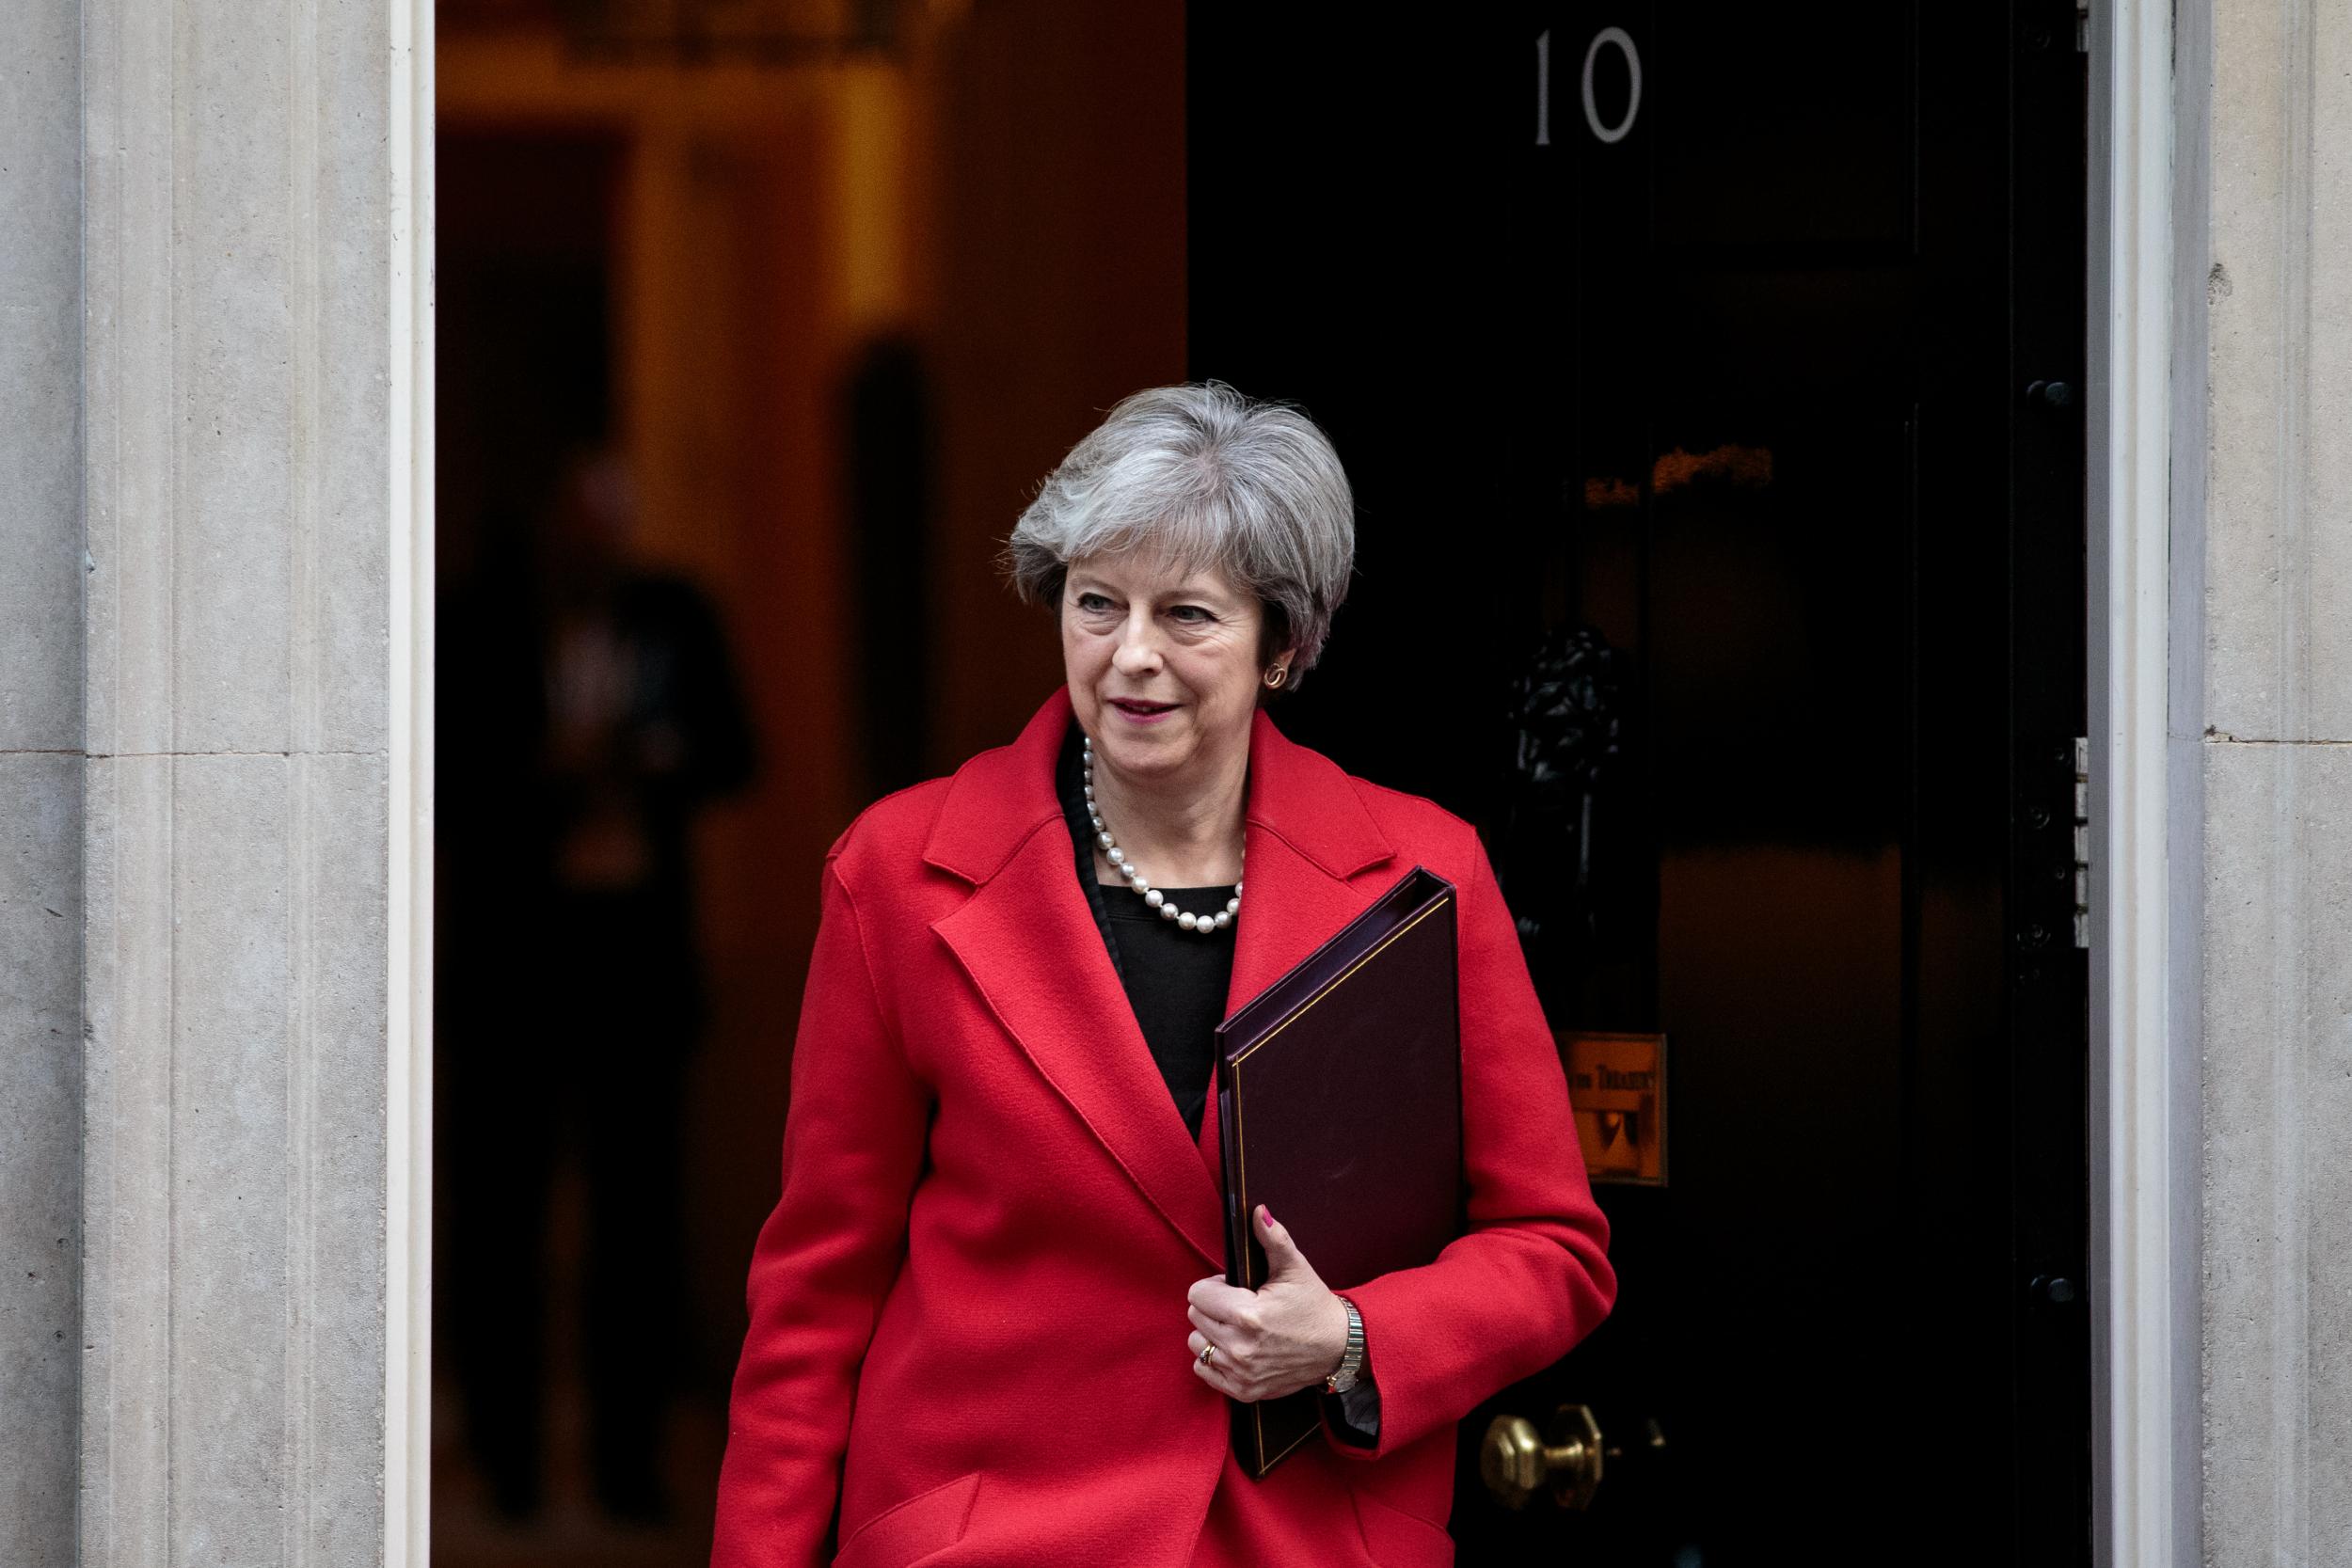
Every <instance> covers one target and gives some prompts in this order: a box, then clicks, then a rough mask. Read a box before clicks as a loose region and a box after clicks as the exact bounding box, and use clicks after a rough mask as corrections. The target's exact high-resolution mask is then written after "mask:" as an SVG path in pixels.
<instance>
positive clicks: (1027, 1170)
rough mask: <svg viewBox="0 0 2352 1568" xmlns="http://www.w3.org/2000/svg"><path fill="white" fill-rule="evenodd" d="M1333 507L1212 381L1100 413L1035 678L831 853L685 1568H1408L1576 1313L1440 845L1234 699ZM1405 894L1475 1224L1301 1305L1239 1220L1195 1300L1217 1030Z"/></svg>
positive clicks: (1581, 1234)
mask: <svg viewBox="0 0 2352 1568" xmlns="http://www.w3.org/2000/svg"><path fill="white" fill-rule="evenodd" d="M1353 510H1354V509H1353V502H1352V499H1351V498H1350V495H1349V491H1348V486H1347V481H1346V478H1345V476H1344V475H1343V472H1342V471H1341V468H1340V464H1339V460H1338V458H1337V456H1336V454H1334V453H1333V451H1331V448H1330V445H1329V443H1328V442H1327V440H1326V439H1325V438H1324V436H1323V435H1322V433H1321V432H1319V431H1318V430H1316V429H1315V427H1314V426H1313V425H1312V424H1311V423H1310V422H1309V421H1308V420H1306V419H1304V418H1303V417H1301V416H1300V415H1298V414H1296V413H1295V412H1293V411H1291V410H1288V409H1285V408H1280V407H1277V406H1270V405H1266V404H1255V403H1252V402H1250V401H1249V400H1247V399H1245V398H1242V397H1241V396H1239V395H1238V394H1236V393H1235V392H1233V391H1232V389H1231V388H1225V387H1222V386H1218V385H1216V384H1214V383H1213V384H1210V385H1208V386H1200V387H1173V388H1158V389H1155V390H1152V391H1146V392H1140V393H1137V394H1136V395H1135V396H1134V397H1131V398H1129V399H1127V400H1126V401H1125V402H1124V403H1121V404H1120V405H1119V406H1118V407H1116V408H1114V409H1113V410H1112V411H1111V413H1110V415H1109V417H1108V418H1107V419H1105V420H1104V422H1103V423H1102V425H1101V426H1100V427H1099V428H1097V429H1096V430H1095V431H1094V432H1093V433H1092V434H1091V435H1089V436H1087V438H1086V439H1085V440H1083V441H1081V442H1080V443H1079V444H1078V446H1077V447H1076V448H1075V449H1074V450H1073V451H1072V452H1071V453H1070V455H1069V457H1068V458H1067V459H1065V460H1064V462H1063V463H1062V465H1061V467H1059V468H1058V469H1057V470H1056V472H1055V473H1054V475H1053V476H1052V478H1050V479H1049V480H1048V481H1047V482H1046V483H1045V485H1044V486H1043V488H1042V490H1041V492H1040V494H1039V496H1038V499H1037V500H1036V501H1035V502H1034V503H1033V504H1032V505H1031V506H1030V507H1029V508H1028V510H1027V511H1026V512H1025V514H1024V515H1023V516H1022V518H1021V520H1020V523H1019V526H1018V527H1017V528H1016V529H1015V530H1014V531H1013V534H1012V538H1011V541H1010V547H1009V562H1010V566H1011V571H1012V576H1013V580H1014V583H1015V585H1016V587H1017V588H1018V589H1019V590H1020V591H1021V592H1022V593H1023V594H1024V595H1025V596H1029V597H1033V598H1037V599H1041V600H1042V601H1043V602H1045V603H1048V604H1051V605H1052V606H1053V607H1054V608H1055V611H1056V614H1057V619H1058V622H1059V626H1060V632H1061V642H1062V657H1063V668H1064V673H1065V676H1066V680H1065V684H1064V685H1063V686H1062V688H1061V689H1057V691H1056V692H1055V693H1054V694H1053V696H1052V697H1050V698H1048V699H1047V700H1046V702H1045V704H1044V705H1043V706H1041V707H1040V708H1039V709H1038V710H1037V713H1036V716H1035V717H1033V718H1032V719H1031V720H1030V721H1028V724H1027V726H1026V727H1025V729H1023V731H1022V732H1021V735H1020V736H1019V737H1018V738H1017V739H1015V740H1014V741H1013V742H1012V743H1011V744H1010V745H1009V746H1002V747H998V748H996V749H994V750H992V751H988V752H982V753H981V754H979V755H978V756H977V757H974V758H973V759H972V760H971V761H969V762H967V763H966V764H964V766H963V767H962V768H961V769H959V770H958V771H957V772H956V773H955V774H954V776H953V777H951V778H946V779H935V780H932V781H930V782H929V783H926V784H917V785H915V786H914V787H913V788H911V789H906V790H901V791H899V792H898V793H897V794H895V795H891V796H888V797H886V798H885V799H883V800H880V801H878V802H876V803H875V804H874V805H873V806H871V807H869V808H868V809H867V810H866V812H865V813H864V814H863V815H862V816H859V817H858V819H857V820H856V821H855V822H853V823H851V824H850V828H849V830H848V831H847V832H844V833H843V834H842V835H841V837H840V838H839V839H838V840H837V841H836V842H835V843H834V847H833V848H832V850H831V852H830V853H829V855H828V856H827V859H826V864H825V872H824V877H823V917H822V921H821V924H820V926H819V928H818V936H817V945H816V952H815V956H814V958H813V959H812V962H811V966H810V971H809V976H808V985H807V990H806V992H805V995H804V997H803V1003H802V1013H801V1022H800V1031H799V1037H798V1042H797V1045H796V1047H795V1055H794V1057H793V1061H792V1099H791V1106H790V1110H789V1112H788V1113H787V1117H786V1120H785V1130H784V1189H783V1196H782V1198H781V1200H780V1201H779V1202H778V1204H777V1206H776V1209H775V1212H774V1213H773V1214H771V1216H770V1218H769V1220H768V1223H767V1225H766V1226H765V1227H763V1228H762V1230H761V1232H760V1237H759V1241H758V1244H757V1248H756V1251H755V1256H754V1259H753V1262H752V1269H751V1282H750V1290H749V1299H750V1305H751V1314H752V1321H751V1328H750V1332H749V1334H748V1336H747V1337H746V1338H745V1341H744V1346H743V1355H742V1361H741V1364H740V1366H739V1370H738V1372H737V1375H736V1381H735V1389H734V1400H733V1410H732V1414H731V1419H730V1434H729V1439H728V1445H727V1453H726V1461H725V1465H724V1467H723V1472H722V1475H721V1478H720V1485H719V1507H718V1521H717V1545H716V1550H715V1553H714V1558H713V1560H714V1561H715V1562H716V1563H718V1564H722V1565H725V1568H736V1565H741V1568H751V1565H754V1564H757V1565H761V1568H781V1565H787V1564H788V1565H792V1568H803V1565H816V1564H820V1563H823V1562H824V1561H825V1560H826V1558H825V1555H824V1553H825V1550H826V1545H827V1542H828V1538H829V1536H831V1535H834V1534H835V1533H837V1536H838V1539H839V1541H840V1548H839V1555H838V1557H836V1558H834V1559H833V1561H834V1563H836V1564H837V1565H838V1568H898V1565H900V1564H905V1563H912V1562H915V1561H918V1560H919V1561H921V1562H923V1563H925V1564H936V1565H939V1568H948V1565H965V1564H974V1565H977V1564H982V1563H988V1564H1019V1565H1023V1568H1036V1565H1053V1564H1065V1563H1066V1564H1096V1563H1101V1564H1137V1565H1145V1564H1150V1565H1161V1564H1164V1565H1167V1568H1184V1565H1187V1564H1196V1565H1205V1564H1218V1565H1224V1564H1231V1565H1233V1568H1241V1565H1244V1564H1268V1563H1274V1564H1280V1563H1314V1564H1378V1565H1382V1568H1438V1565H1441V1564H1446V1563H1450V1562H1451V1561H1452V1560H1453V1543H1452V1540H1451V1538H1450V1537H1449V1536H1448V1535H1447V1533H1446V1529H1445V1524H1446V1520H1447V1518H1448V1516H1449V1513H1450V1511H1451V1507H1452V1499H1453V1485H1454V1427H1455V1424H1456V1423H1457V1422H1458V1421H1459V1420H1460V1418H1462V1417H1463V1416H1464V1415H1465V1414H1466V1413H1467V1412H1468V1411H1469V1410H1470V1408H1471V1407H1472V1406H1473V1405H1475V1404H1477V1403H1478V1402H1481V1401H1482V1400H1485V1399H1486V1398H1487V1397H1489V1396H1490V1395H1492V1394H1494V1393H1495V1392H1497V1391H1498V1390H1500V1389H1501V1388H1502V1387H1503V1386H1506V1385H1508V1384H1511V1383H1514V1382H1516V1381H1518V1379H1520V1378H1523V1377H1526V1376H1529V1375H1531V1374H1533V1373H1534V1372H1535V1371H1537V1370H1541V1369H1543V1368H1544V1367H1547V1366H1549V1364H1550V1363H1552V1362H1553V1361H1555V1360H1557V1359H1558V1358H1559V1357H1560V1356H1561V1355H1563V1354H1565V1353H1566V1351H1567V1350H1568V1348H1569V1347H1570V1346H1572V1345H1574V1344H1575V1343H1576V1342H1577V1341H1578V1340H1579V1339H1581V1338H1583V1337H1584V1335H1585V1334H1587V1333H1589V1332H1590V1331H1591V1330H1592V1328H1593V1327H1594V1325H1595V1324H1597V1323H1599V1321H1600V1320H1601V1319H1602V1317H1604V1316H1605V1315H1606V1314H1607V1312H1608V1310H1609V1307H1610V1305H1611V1303H1612V1301H1613V1297H1614V1293H1615V1278H1614V1275H1613V1273H1612V1272H1611V1269H1610V1266H1609V1263H1608V1260H1607V1257H1606V1246H1607V1239H1608V1227H1607V1224H1606V1222H1605V1221H1604V1220H1603V1219H1602V1217H1601V1215H1600V1212H1599V1211H1598V1210H1597V1208H1596V1207H1595V1206H1594V1204H1593V1200H1592V1195H1591V1193H1590V1190H1589V1189H1588V1187H1587V1186H1586V1183H1585V1178H1584V1172H1583V1169H1582V1167H1581V1164H1580V1163H1579V1161H1578V1158H1577V1142H1576V1134H1575V1132H1574V1129H1573V1127H1572V1125H1571V1122H1570V1119H1569V1109H1568V1096H1567V1089H1566V1085H1565V1078H1564V1076H1563V1074H1562V1071H1561V1068H1560V1062H1559V1057H1558V1055H1557V1053H1556V1052H1555V1051H1554V1049H1553V1046H1552V1041H1551V1036H1550V1032H1549V1029H1548V1028H1547V1026H1546V1024H1545V1021H1544V1017H1543V1013H1542V1011H1541V1009H1540V1008H1539V1006H1537V1004H1536V1000H1535V995H1534V989H1533V987H1532V986H1531V984H1530V983H1529V979H1528V974H1527V970H1526V965H1525V961H1524V960H1523V959H1522V958H1521V957H1520V954H1519V949H1518V941H1517V936H1516V933H1515V931H1514V928H1513V926H1512V921H1511V916H1510V914H1509V912H1508V911H1506V910H1505V909H1504V907H1503V902H1502V896H1501V895H1500V894H1499V893H1498V891H1497V889H1496V886H1495V880H1494V875H1493V872H1492V870H1491V868H1490V866H1489V865H1488V863H1487V860H1486V854H1485V851H1484V850H1483V849H1482V847H1480V844H1479V841H1478V837H1477V834H1476V833H1475V832H1473V831H1472V830H1471V829H1470V826H1469V825H1468V824H1466V823H1464V822H1463V821H1461V820H1460V819H1459V818H1457V817H1455V816H1452V815H1450V814H1448V813H1447V812H1445V811H1444V810H1442V809H1440V808H1439V807H1438V806H1436V805H1435V804H1433V803H1431V802H1430V801H1428V800H1422V799H1421V798H1419V797H1417V796H1411V795H1404V794H1400V793H1398V792H1396V791H1394V790H1390V789H1384V788H1382V787H1380V786H1379V785H1377V784H1369V783H1366V782H1364V781H1363V780H1360V779H1356V778H1352V777H1350V776H1349V775H1347V774H1346V773H1343V772H1342V771H1341V770H1340V769H1339V768H1337V767H1335V766H1334V765H1333V764H1332V763H1331V762H1329V761H1328V760H1327V759H1326V758H1325V757H1323V756H1321V755H1320V754H1318V753H1317V752H1311V751H1310V750H1308V749H1307V748H1305V747H1302V746H1298V745H1295V744H1293V743H1292V742H1291V741H1289V740H1286V739H1285V738H1283V736H1282V735H1281V733H1280V732H1279V730H1277V729H1276V728H1275V727H1274V724H1273V722H1272V721H1271V720H1270V719H1269V718H1268V717H1267V716H1266V713H1265V711H1264V709H1263V706H1262V705H1261V704H1262V701H1263V698H1264V697H1265V696H1267V695H1268V694H1270V693H1273V692H1276V691H1280V690H1288V689H1295V687H1296V686H1297V684H1298V681H1299V679H1300V677H1301V676H1302V675H1303V674H1304V673H1305V672H1306V671H1307V670H1309V669H1310V668H1311V667H1312V665H1313V664H1314V662H1315V659H1316V657H1317V656H1318V654H1319V653H1320V652H1321V650H1322V648H1323V644H1324V640H1325V637H1326V634H1327V631H1328V630H1329V626H1330V621H1331V613H1332V611H1333V610H1334V609H1336V608H1337V606H1338V605H1339V603H1340V601H1341V598H1342V597H1343V594H1344V593H1345V589H1346V583H1347V576H1348V573H1349V570H1350V566H1351V562H1352V560H1353V554H1354V523H1353ZM1245 856H1246V857H1247V861H1248V875H1247V877H1246V878H1245V876H1244V874H1243V863H1244V859H1245ZM1415 863H1420V864H1422V865H1425V866H1427V867H1428V868H1429V869H1431V870H1432V871H1435V872H1437V873H1438V875H1440V876H1442V877H1445V878H1447V879H1450V880H1452V881H1453V882H1454V884H1455V885H1456V886H1457V887H1458V888H1459V889H1460V899H1461V912H1460V932H1461V934H1460V942H1461V962H1460V969H1461V995H1460V1017H1461V1040H1462V1131H1463V1163H1464V1167H1465V1168H1464V1175H1465V1178H1466V1180H1467V1184H1468V1192H1469V1200H1468V1207H1469V1221H1470V1228H1469V1230H1468V1232H1467V1233H1466V1234H1465V1235H1463V1236H1461V1237H1460V1238H1458V1239H1456V1240H1455V1241H1454V1242H1453V1243H1451V1244H1450V1245H1448V1246H1447V1247H1446V1248H1445V1250H1444V1252H1443V1253H1442V1254H1441V1255H1440V1256H1439V1257H1438V1259H1436V1260H1435V1261H1433V1262H1431V1263H1429V1264H1427V1265H1425V1266H1423V1267H1421V1268H1416V1269H1407V1270H1402V1271H1398V1272H1396V1273H1392V1274H1388V1275H1380V1276H1379V1277H1377V1278H1374V1279H1363V1280H1325V1279H1323V1278H1322V1277H1320V1276H1319V1275H1317V1274H1316V1273H1315V1270H1314V1267H1313V1261H1312V1257H1311V1249H1308V1248H1304V1247H1302V1245H1301V1244H1300V1243H1299V1242H1298V1241H1297V1240H1296V1239H1295V1238H1293V1237H1292V1236H1291V1235H1290V1233H1289V1232H1288V1231H1287V1230H1286V1229H1285V1228H1284V1227H1283V1226H1282V1223H1281V1220H1280V1216H1279V1215H1268V1214H1266V1213H1265V1212H1263V1209H1261V1210H1260V1211H1259V1212H1257V1213H1255V1214H1253V1215H1252V1222H1253V1223H1254V1224H1256V1225H1257V1226H1258V1227H1259V1233H1260V1235H1261V1236H1262V1237H1263V1241H1264V1243H1265V1249H1266V1255H1267V1259H1268V1261H1269V1263H1270V1265H1271V1269H1272V1273H1271V1275H1270V1277H1269V1278H1268V1280H1267V1282H1266V1283H1265V1285H1264V1286H1263V1287H1262V1288H1261V1289H1259V1290H1258V1291H1254V1292H1253V1291H1243V1290H1239V1289H1235V1288H1233V1287H1230V1286H1228V1285H1227V1284H1226V1283H1225V1280H1224V1272H1223V1271H1224V1230H1223V1226H1222V1224H1221V1220H1220V1215H1221V1212H1222V1202H1223V1196H1222V1191H1221V1186H1222V1183H1221V1178H1220V1174H1219V1169H1220V1163H1219V1158H1218V1144H1217V1130H1216V1106H1215V1097H1214V1096H1213V1095H1210V1094H1208V1093H1207V1089H1208V1086H1209V1084H1210V1080H1211V1073H1212V1068H1211V1055H1210V1053H1211V1049H1212V1037H1211V1031H1212V1030H1213V1029H1214V1027H1215V1025H1216V1022H1218V1021H1219V1020H1220V1019H1221V1018H1222V1017H1223V1016H1224V1015H1225V1013H1226V1012H1227V1011H1229V1010H1230V1009H1231V1007H1232V1006H1237V1005H1239V1004H1240V1003H1241V1002H1243V1001H1246V1000H1247V999H1248V998H1249V997H1250V996H1252V995H1254V994H1255V993H1256V992H1257V991H1258V990H1260V989H1262V988H1263V987H1264V986H1265V985H1266V984H1267V983H1268V982H1270V981H1272V980H1273V979H1275V978H1276V977H1277V976H1279V975H1280V974H1282V973H1283V972H1284V971H1285V970H1287V969H1289V968H1290V967H1291V965H1293V964H1294V963H1295V962H1297V961H1298V960H1299V959H1300V958H1304V957H1305V956H1306V955H1307V954H1308V953H1310V952H1311V951H1312V950H1313V949H1314V948H1315V947H1316V946H1317V945H1318V944H1320V943H1321V942H1323V941H1324V940H1325V939H1326V938H1327V937H1328V936H1329V935H1330V934H1331V933H1332V932H1334V931H1335V930H1337V929H1338V928H1339V927H1342V926H1343V925H1344V924H1345V923H1346V922H1347V921H1348V920H1349V919H1350V918H1352V917H1353V916H1354V915H1355V914H1356V913H1357V912H1358V911H1360V910H1361V909H1362V908H1363V907H1364V906H1365V905H1367V904H1368V903H1370V902H1371V901H1372V899H1373V898H1374V897H1375V895H1378V894H1379V893H1380V892H1381V891H1382V890H1384V889H1386V888H1388V887H1389V886H1391V884H1393V883H1394V882H1395V880H1396V879H1397V878H1398V877H1399V876H1401V875H1403V874H1404V872H1406V870H1408V869H1409V868H1410V867H1411V866H1413V865H1414V864H1415ZM1170 911H1174V912H1170ZM1311 1386H1324V1387H1325V1388H1326V1389H1327V1390H1333V1389H1336V1388H1344V1391H1339V1392H1330V1391H1327V1395H1326V1397H1325V1399H1324V1401H1323V1409H1324V1416H1325V1422H1324V1441H1322V1442H1311V1443H1310V1444H1309V1445H1308V1446H1307V1447H1305V1448H1302V1449H1298V1450H1296V1451H1295V1452H1293V1453H1292V1454H1291V1455H1290V1456H1289V1457H1288V1458H1286V1459H1285V1460H1283V1461H1282V1463H1281V1464H1279V1465H1277V1466H1276V1467H1275V1469H1274V1470H1273V1471H1272V1472H1270V1473H1269V1474H1268V1475H1267V1476H1266V1477H1265V1478H1264V1479H1263V1480H1260V1481H1252V1480H1250V1479H1249V1478H1248V1476H1247V1475H1246V1474H1245V1472H1244V1471H1243V1470H1242V1469H1241V1467H1240V1465H1239V1464H1238V1462H1237V1461H1236V1460H1235V1459H1234V1458H1233V1456H1232V1445H1231V1438H1230V1425H1229V1417H1228V1410H1229V1408H1230V1402H1231V1401H1233V1400H1262V1399H1271V1398H1276V1397H1279V1396H1280V1395H1283V1394H1288V1393H1291V1392H1294V1391H1295V1390H1297V1389H1301V1388H1306V1387H1311ZM836 1527H837V1529H836Z"/></svg>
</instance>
